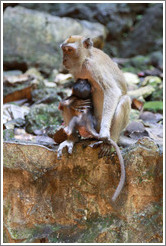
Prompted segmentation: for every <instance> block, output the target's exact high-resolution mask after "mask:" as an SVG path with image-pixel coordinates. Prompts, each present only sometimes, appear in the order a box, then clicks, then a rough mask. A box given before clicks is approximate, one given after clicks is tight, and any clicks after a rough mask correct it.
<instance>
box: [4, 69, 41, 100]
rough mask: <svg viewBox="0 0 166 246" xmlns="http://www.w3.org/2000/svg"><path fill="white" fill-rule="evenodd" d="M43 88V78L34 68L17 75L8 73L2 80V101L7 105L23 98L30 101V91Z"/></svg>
mask: <svg viewBox="0 0 166 246" xmlns="http://www.w3.org/2000/svg"><path fill="white" fill-rule="evenodd" d="M43 86H44V83H43V77H42V76H41V74H40V72H39V71H38V70H37V69H35V68H31V69H29V70H27V71H26V73H24V74H18V75H14V74H12V75H10V73H9V72H8V73H6V75H5V76H4V78H3V97H4V98H3V101H4V103H7V102H13V101H17V100H21V99H25V98H26V99H28V100H30V99H31V98H32V95H31V93H32V91H33V90H34V89H35V88H40V87H43Z"/></svg>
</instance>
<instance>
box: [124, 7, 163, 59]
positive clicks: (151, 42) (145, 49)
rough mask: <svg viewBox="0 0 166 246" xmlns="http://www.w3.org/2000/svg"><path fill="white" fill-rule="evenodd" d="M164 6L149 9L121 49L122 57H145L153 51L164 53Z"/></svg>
mask: <svg viewBox="0 0 166 246" xmlns="http://www.w3.org/2000/svg"><path fill="white" fill-rule="evenodd" d="M162 36H163V4H162V3H156V4H154V5H152V6H151V7H150V8H148V9H147V11H146V14H145V15H144V16H143V18H142V20H141V21H140V22H138V24H137V25H136V26H135V27H134V29H133V31H132V32H131V33H130V34H129V36H128V38H127V41H126V42H124V44H123V47H122V49H121V56H122V57H132V56H135V55H138V54H139V55H145V54H147V53H151V52H153V51H158V50H159V51H161V52H162V47H163V46H162V44H163V41H162V40H163V38H162Z"/></svg>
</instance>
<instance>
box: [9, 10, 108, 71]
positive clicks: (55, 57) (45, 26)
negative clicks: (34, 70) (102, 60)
mask: <svg viewBox="0 0 166 246" xmlns="http://www.w3.org/2000/svg"><path fill="white" fill-rule="evenodd" d="M74 34H75V35H76V34H78V35H85V36H89V35H90V37H91V38H92V39H93V38H97V40H96V43H97V42H98V40H100V44H101V46H102V44H103V40H104V39H105V36H106V33H105V27H104V26H103V25H101V24H99V23H90V22H88V21H85V20H84V21H77V20H74V19H71V18H60V17H56V16H52V15H50V14H47V13H44V12H39V11H35V10H30V9H26V8H23V7H21V6H16V7H15V8H11V7H8V8H7V9H6V10H5V12H4V64H5V65H6V66H7V65H8V64H14V66H15V68H16V66H17V65H18V64H22V63H26V64H27V65H28V66H37V67H38V68H39V69H40V70H42V71H44V72H45V73H47V74H48V73H50V72H51V70H53V69H54V68H59V65H60V61H61V57H62V54H61V51H60V48H59V45H60V44H61V43H62V41H64V40H65V39H66V38H67V37H69V36H70V35H74ZM101 37H102V39H101Z"/></svg>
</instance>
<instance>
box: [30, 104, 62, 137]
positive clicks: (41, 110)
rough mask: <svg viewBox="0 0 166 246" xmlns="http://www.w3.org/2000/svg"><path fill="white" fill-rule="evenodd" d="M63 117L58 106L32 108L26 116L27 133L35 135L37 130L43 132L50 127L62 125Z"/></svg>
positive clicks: (35, 106)
mask: <svg viewBox="0 0 166 246" xmlns="http://www.w3.org/2000/svg"><path fill="white" fill-rule="evenodd" d="M61 121H62V116H61V113H60V111H59V110H58V105H56V104H54V103H53V104H49V105H46V104H39V105H34V106H33V107H31V109H30V112H29V114H28V115H27V116H26V131H27V132H29V133H34V131H35V130H42V129H44V128H46V127H48V126H50V125H54V126H58V125H60V124H61Z"/></svg>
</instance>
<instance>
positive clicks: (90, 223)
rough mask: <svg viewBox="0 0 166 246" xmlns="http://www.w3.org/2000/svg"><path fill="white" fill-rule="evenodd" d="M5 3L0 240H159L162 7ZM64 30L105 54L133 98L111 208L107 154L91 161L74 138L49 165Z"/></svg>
mask: <svg viewBox="0 0 166 246" xmlns="http://www.w3.org/2000/svg"><path fill="white" fill-rule="evenodd" d="M4 5H5V7H4V81H3V96H4V97H3V98H4V106H3V137H4V242H6V243H17V242H27V243H30V242H37V243H42V242H44V243H49V242H50V243H55V242H57V243H64V242H65V243H72V242H74V243H161V242H162V191H163V189H162V184H163V183H162V177H163V172H162V157H163V150H162V145H163V115H162V113H163V71H162V68H163V65H162V4H95V5H94V4H34V3H31V4H28V3H25V4H13V5H12V4H11V5H12V6H7V5H10V4H4ZM144 23H146V24H144ZM71 34H81V35H90V36H91V37H92V39H93V41H94V45H95V46H96V47H98V48H101V49H104V51H105V52H106V53H107V54H109V55H110V56H111V57H112V58H113V60H114V61H115V62H116V63H117V64H118V65H119V67H120V68H121V69H122V71H123V72H124V76H125V78H126V82H127V85H128V94H129V96H130V97H131V99H132V111H131V115H130V122H129V124H128V126H127V128H126V129H125V130H124V132H122V134H121V137H120V141H119V146H120V148H121V151H122V155H123V157H124V160H125V167H126V183H125V187H124V189H123V192H122V194H121V195H120V196H119V198H118V199H117V201H116V203H115V204H112V203H111V202H110V198H111V195H112V194H113V192H114V190H115V188H116V186H117V184H118V182H119V177H120V167H119V162H118V159H117V156H116V154H115V153H114V154H112V156H111V158H108V157H104V158H101V159H98V152H99V148H97V149H91V148H90V147H89V146H88V145H89V144H90V141H89V140H81V141H80V142H79V143H78V144H76V146H75V148H74V153H73V154H72V155H71V156H69V155H67V153H66V152H64V156H63V158H62V159H61V160H57V156H56V151H57V147H58V143H56V142H55V141H54V140H55V139H54V134H55V132H56V131H57V129H58V128H59V127H60V126H61V125H62V124H63V119H62V116H61V114H60V112H59V110H58V104H59V102H60V100H62V98H64V97H65V96H68V95H70V93H71V87H72V84H73V82H74V80H73V78H72V76H71V74H69V73H68V72H67V71H66V70H65V69H64V68H63V67H62V65H61V57H62V54H61V51H60V48H59V45H60V43H61V42H63V41H64V39H65V38H67V37H68V36H69V35H71ZM128 47H130V48H128Z"/></svg>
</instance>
